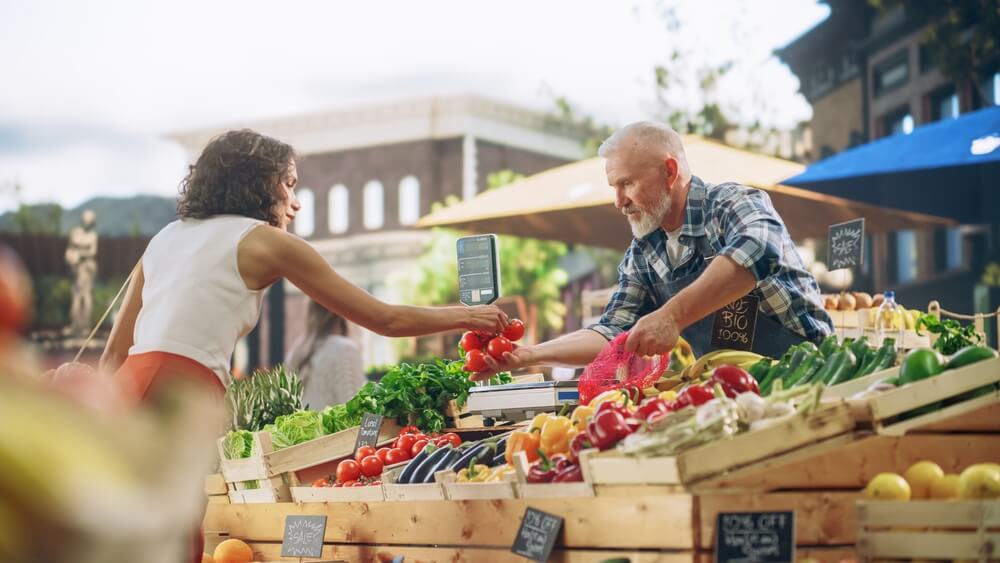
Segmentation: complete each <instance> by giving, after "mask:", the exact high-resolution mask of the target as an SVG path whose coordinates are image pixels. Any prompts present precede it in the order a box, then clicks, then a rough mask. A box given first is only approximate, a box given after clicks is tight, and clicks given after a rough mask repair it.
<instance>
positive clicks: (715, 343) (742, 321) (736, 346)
mask: <svg viewBox="0 0 1000 563" xmlns="http://www.w3.org/2000/svg"><path fill="white" fill-rule="evenodd" d="M757 304H758V300H757V297H756V296H754V295H744V296H743V297H740V298H739V299H737V300H736V301H733V302H732V303H730V304H729V305H726V306H725V307H723V308H721V309H719V310H718V311H716V313H715V322H714V324H713V325H712V349H713V350H719V349H722V348H728V349H731V350H750V349H751V348H752V347H753V339H754V335H755V333H756V331H757Z"/></svg>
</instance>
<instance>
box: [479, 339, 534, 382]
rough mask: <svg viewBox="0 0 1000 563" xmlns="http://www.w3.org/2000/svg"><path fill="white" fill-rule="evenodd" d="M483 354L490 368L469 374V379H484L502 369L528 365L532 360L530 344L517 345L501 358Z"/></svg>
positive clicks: (507, 369) (508, 369) (506, 369)
mask: <svg viewBox="0 0 1000 563" xmlns="http://www.w3.org/2000/svg"><path fill="white" fill-rule="evenodd" d="M485 356H486V365H488V366H490V369H488V370H486V371H480V372H476V373H474V374H472V375H470V376H469V379H471V380H472V381H485V380H487V379H489V378H491V377H493V376H494V375H496V374H498V373H500V372H502V371H510V370H513V369H517V368H522V367H524V366H530V365H532V363H533V361H534V360H533V358H534V356H533V354H532V347H531V346H518V347H517V348H514V351H513V352H504V354H503V359H502V360H496V359H494V358H493V356H491V355H489V354H485Z"/></svg>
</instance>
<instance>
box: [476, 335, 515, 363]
mask: <svg viewBox="0 0 1000 563" xmlns="http://www.w3.org/2000/svg"><path fill="white" fill-rule="evenodd" d="M486 351H487V352H489V353H490V355H491V356H493V357H494V358H495V359H497V360H502V359H503V354H504V352H513V351H514V345H513V344H511V343H510V340H507V339H506V338H504V337H503V336H498V337H496V338H494V339H493V340H490V343H489V344H487V345H486ZM476 371H482V370H476Z"/></svg>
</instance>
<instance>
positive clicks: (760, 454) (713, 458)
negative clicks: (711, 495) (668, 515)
mask: <svg viewBox="0 0 1000 563" xmlns="http://www.w3.org/2000/svg"><path fill="white" fill-rule="evenodd" d="M853 428H854V419H853V417H852V415H851V410H850V409H849V408H848V407H847V405H845V404H844V403H841V402H837V403H830V404H824V405H822V406H821V407H820V408H819V410H817V411H815V412H813V413H811V414H810V415H808V416H805V417H803V416H802V415H799V414H795V415H792V416H789V417H787V418H786V419H784V420H782V421H780V422H777V423H775V424H773V425H771V426H768V427H766V428H762V429H760V430H754V431H752V432H744V433H742V434H737V435H736V436H734V437H732V438H729V439H724V440H718V441H715V442H712V443H709V444H705V445H703V446H699V447H697V448H694V449H691V450H688V451H685V452H682V453H680V454H678V455H677V456H672V457H671V456H664V457H647V458H641V457H632V456H625V455H624V454H622V453H620V452H618V451H617V450H609V451H606V452H603V453H601V454H597V455H593V456H591V457H590V458H589V463H588V465H589V471H590V474H591V475H592V479H593V482H594V483H595V484H598V485H634V484H648V485H675V484H683V485H693V484H695V483H697V482H698V481H700V480H703V479H708V478H710V477H713V476H716V475H719V474H721V473H725V472H729V471H734V470H736V469H738V468H740V467H743V466H746V465H750V464H752V463H755V462H758V461H761V460H764V459H767V458H770V457H772V456H777V455H780V454H782V453H785V452H788V451H792V450H797V449H799V448H802V447H805V446H808V445H811V444H813V443H815V442H818V441H821V440H825V439H828V438H831V437H834V436H840V435H844V434H847V433H849V432H851V430H852V429H853Z"/></svg>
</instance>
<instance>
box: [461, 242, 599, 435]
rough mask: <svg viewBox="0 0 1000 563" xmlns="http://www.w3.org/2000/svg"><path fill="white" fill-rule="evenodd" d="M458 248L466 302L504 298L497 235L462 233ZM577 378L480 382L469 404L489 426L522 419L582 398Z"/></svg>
mask: <svg viewBox="0 0 1000 563" xmlns="http://www.w3.org/2000/svg"><path fill="white" fill-rule="evenodd" d="M456 250H457V251H458V296H459V301H461V302H462V303H464V304H465V305H469V306H473V305H488V304H490V303H493V302H494V301H496V300H497V299H499V298H500V252H499V241H498V240H497V236H496V235H473V236H468V237H462V238H460V239H458V242H457V243H456ZM576 383H577V382H576V381H540V382H534V383H510V384H507V385H483V384H480V385H478V386H476V387H473V388H472V389H470V390H469V401H468V403H466V407H467V408H468V410H469V412H472V413H475V414H479V415H481V416H482V417H483V419H485V422H486V424H487V426H490V425H491V423H492V421H494V420H498V419H500V420H511V421H522V420H527V419H530V418H533V417H534V416H535V415H536V414H538V413H542V412H556V411H559V410H560V409H561V408H562V406H563V405H567V404H568V405H570V406H572V405H575V404H577V403H578V402H579V400H580V392H579V390H578V389H577V387H576Z"/></svg>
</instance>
